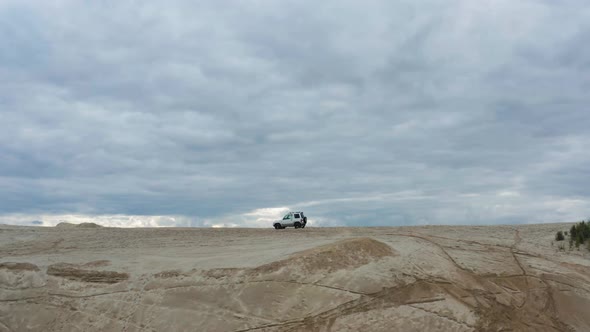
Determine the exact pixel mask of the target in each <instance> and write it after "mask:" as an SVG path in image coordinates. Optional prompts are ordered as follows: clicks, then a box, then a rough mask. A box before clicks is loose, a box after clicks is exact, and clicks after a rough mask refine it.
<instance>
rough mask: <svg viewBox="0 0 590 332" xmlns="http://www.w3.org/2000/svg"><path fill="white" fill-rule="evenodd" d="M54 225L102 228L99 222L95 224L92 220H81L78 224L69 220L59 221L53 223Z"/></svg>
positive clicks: (60, 226)
mask: <svg viewBox="0 0 590 332" xmlns="http://www.w3.org/2000/svg"><path fill="white" fill-rule="evenodd" d="M55 227H59V228H102V227H103V226H101V225H99V224H95V223H93V222H83V223H80V224H72V223H69V222H60V223H59V224H57V225H55Z"/></svg>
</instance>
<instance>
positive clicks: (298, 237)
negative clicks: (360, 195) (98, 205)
mask: <svg viewBox="0 0 590 332" xmlns="http://www.w3.org/2000/svg"><path fill="white" fill-rule="evenodd" d="M568 226H569V225H566V224H550V225H528V226H514V227H513V226H494V227H450V226H438V227H436V226H429V227H397V228H395V227H391V228H312V227H310V228H306V229H303V230H295V229H286V230H274V229H180V228H167V229H115V228H75V227H65V228H41V227H14V226H0V331H27V330H32V331H139V330H146V331H570V330H576V331H590V255H589V253H588V251H587V250H586V249H582V250H580V251H573V252H566V253H564V252H558V251H557V250H556V245H555V246H552V244H551V241H552V239H553V236H554V234H555V232H556V231H557V230H566V229H567V228H568Z"/></svg>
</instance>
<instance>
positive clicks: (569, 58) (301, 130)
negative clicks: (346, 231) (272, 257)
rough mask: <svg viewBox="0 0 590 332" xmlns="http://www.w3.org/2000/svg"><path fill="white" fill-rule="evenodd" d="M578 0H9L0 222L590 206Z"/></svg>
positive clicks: (584, 209)
mask: <svg viewBox="0 0 590 332" xmlns="http://www.w3.org/2000/svg"><path fill="white" fill-rule="evenodd" d="M588 91H590V6H589V5H588V4H587V3H586V1H574V0H571V1H559V2H554V1H541V0H528V1H507V0H497V1H492V0H487V1H485V0H484V1H477V2H473V1H468V0H454V1H448V0H446V1H438V0H429V1H420V2H416V1H395V2H391V1H366V2H359V1H323V2H319V3H318V2H316V1H314V2H311V1H200V2H194V1H151V2H148V3H146V2H143V1H108V0H105V1H91V2H80V1H68V0H62V1H23V0H18V1H16V0H15V1H7V0H3V1H0V223H1V222H8V223H28V222H31V221H34V220H41V221H43V222H44V223H45V224H55V223H56V222H59V220H73V221H87V220H98V221H100V222H102V223H105V224H112V225H118V226H141V225H150V226H154V225H167V226H169V225H182V226H236V225H245V226H267V222H268V220H269V219H272V218H274V217H275V216H278V215H280V214H281V213H283V212H284V211H285V210H288V209H301V210H304V211H306V212H307V214H308V215H309V216H310V219H312V220H313V222H314V223H315V224H316V225H401V224H404V225H407V224H425V223H448V224H464V223H478V224H480V223H526V222H545V221H575V220H576V219H581V218H585V217H587V216H588V215H589V214H590V201H589V198H590V176H589V175H590V174H589V170H590V153H588V151H590V111H589V110H588V105H590V94H589V93H588Z"/></svg>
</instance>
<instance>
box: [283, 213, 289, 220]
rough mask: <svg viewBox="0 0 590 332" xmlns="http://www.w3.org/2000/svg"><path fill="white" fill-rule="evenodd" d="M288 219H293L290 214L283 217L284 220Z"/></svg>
mask: <svg viewBox="0 0 590 332" xmlns="http://www.w3.org/2000/svg"><path fill="white" fill-rule="evenodd" d="M287 219H291V215H290V214H286V215H285V216H284V217H283V220H287Z"/></svg>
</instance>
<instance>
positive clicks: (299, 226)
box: [293, 222, 301, 228]
mask: <svg viewBox="0 0 590 332" xmlns="http://www.w3.org/2000/svg"><path fill="white" fill-rule="evenodd" d="M293 226H295V228H301V223H300V222H296V223H295V224H293Z"/></svg>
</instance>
